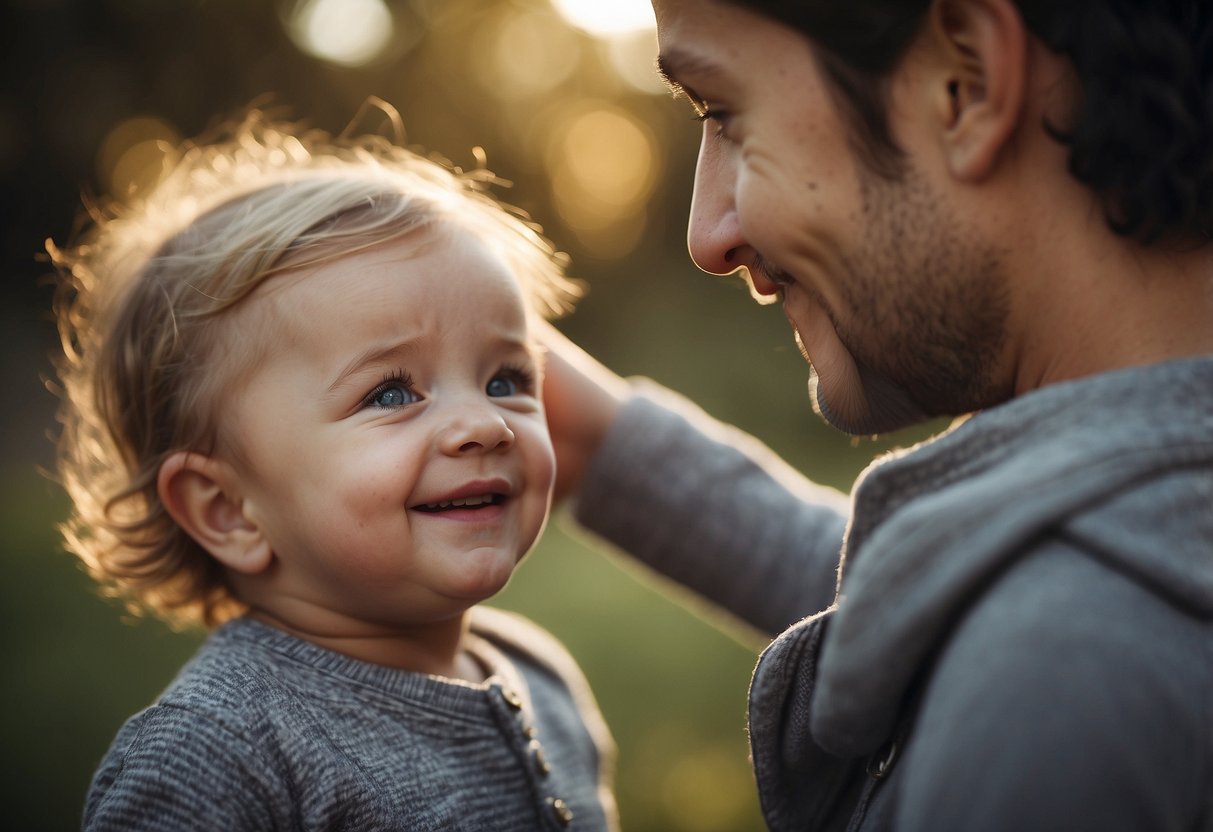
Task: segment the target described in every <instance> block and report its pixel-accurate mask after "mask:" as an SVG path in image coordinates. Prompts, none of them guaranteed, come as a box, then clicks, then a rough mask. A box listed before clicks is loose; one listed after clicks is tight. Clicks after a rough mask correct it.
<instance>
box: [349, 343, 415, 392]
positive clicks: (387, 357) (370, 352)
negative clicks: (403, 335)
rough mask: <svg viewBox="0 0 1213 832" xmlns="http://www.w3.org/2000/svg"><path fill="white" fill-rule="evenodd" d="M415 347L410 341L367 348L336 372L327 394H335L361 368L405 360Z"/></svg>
mask: <svg viewBox="0 0 1213 832" xmlns="http://www.w3.org/2000/svg"><path fill="white" fill-rule="evenodd" d="M416 347H417V345H416V342H415V341H413V340H411V339H410V340H407V341H397V342H394V343H391V344H385V345H377V346H373V347H368V348H367V349H366V350H364V351H363V352H361V353H359V354H358V355H356V356H355V357H354V358H353V360H351V361H350V362H348V363H347V364H346V365H345V366H344V367H342V368H341V369H340V370H339V371H338V372H337V375H336V376H334V377H333V381H332V383H331V384H330V385H329V386H328V390H327V392H329V393H333V392H335V391H336V390H337V389H338V388H339V387H341V385H342V384H344V383H345V382H346V380H347V379H348V378H349V377H350V376H352V375H354V374H355V373H357V372H358V371H359V370H361V369H362V368H363V367H366V366H368V365H369V366H382V365H384V364H390V363H393V362H399V361H401V360H403V359H407V358H408V357H409V356H410V355H411V354H412V353H413V352H414V351H415V350H416Z"/></svg>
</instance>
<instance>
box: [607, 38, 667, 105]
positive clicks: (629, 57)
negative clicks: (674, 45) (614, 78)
mask: <svg viewBox="0 0 1213 832" xmlns="http://www.w3.org/2000/svg"><path fill="white" fill-rule="evenodd" d="M607 60H609V61H610V63H611V68H612V69H614V70H615V74H616V75H618V76H619V77H620V78H621V79H623V81H624V82H625V83H626V84H627V85H628V86H630V87H632V88H633V89H635V90H637V91H638V92H645V93H649V94H651V95H668V94H669V87H667V86H666V85H665V84H664V83H663V82H662V80H661V78H660V77H659V76H658V75H657V33H656V32H654V31H652V30H645V31H640V32H633V33H632V34H630V35H628V36H627V37H618V38H612V39H611V40H610V41H609V42H608V43H607Z"/></svg>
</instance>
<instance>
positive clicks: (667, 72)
mask: <svg viewBox="0 0 1213 832" xmlns="http://www.w3.org/2000/svg"><path fill="white" fill-rule="evenodd" d="M657 74H658V75H659V76H661V80H662V81H664V82H665V84H666V86H667V87H669V88H670V91H671V92H673V93H674V94H675V95H677V94H679V93H682V92H685V91H686V90H687V85H686V84H685V83H684V82H683V81H682V80H680V79H682V78H685V77H687V76H688V75H691V76H694V77H696V78H710V77H713V76H716V75H719V74H720V67H719V66H717V65H716V64H714V63H712V62H711V61H708V60H704V59H703V58H701V57H699V56H697V55H693V54H691V53H690V52H685V51H683V50H681V49H677V48H673V49H667V50H665V51H663V52H661V53H660V54H658V56H657Z"/></svg>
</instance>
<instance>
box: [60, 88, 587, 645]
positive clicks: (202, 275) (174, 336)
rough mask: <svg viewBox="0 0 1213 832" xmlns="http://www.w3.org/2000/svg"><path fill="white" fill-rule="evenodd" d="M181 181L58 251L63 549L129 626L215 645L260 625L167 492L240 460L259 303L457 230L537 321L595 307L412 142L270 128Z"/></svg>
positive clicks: (187, 149)
mask: <svg viewBox="0 0 1213 832" xmlns="http://www.w3.org/2000/svg"><path fill="white" fill-rule="evenodd" d="M376 106H379V107H380V108H381V109H382V110H383V111H384V112H385V113H386V114H387V115H388V116H389V117H395V111H394V110H391V108H390V107H387V105H383V104H382V103H381V102H380V103H377V105H376ZM397 121H398V119H397ZM398 132H400V133H402V131H398ZM170 161H171V164H170V165H168V170H167V173H166V174H165V175H164V176H163V177H162V179H161V181H160V182H159V184H157V185H156V186H154V187H153V188H152V189H151V190H150V191H149V192H147V193H146V194H144V195H142V196H139V197H137V198H135V199H131V200H127V201H126V202H125V203H118V202H115V203H113V204H110V205H105V206H102V207H94V208H92V209H91V210H90V218H91V222H90V224H89V226H88V227H87V228H86V229H85V230H84V231H83V232H82V233H81V235H79V237H78V239H77V240H75V241H74V242H73V243H72V244H71V245H69V246H65V247H62V248H60V247H58V246H56V245H55V244H54V243H53V242H52V241H49V240H48V241H47V250H48V251H49V252H50V255H51V260H52V262H53V263H54V264H55V266H56V268H57V270H58V273H59V277H60V281H59V286H58V291H57V294H56V300H55V311H56V316H57V320H58V325H59V333H60V338H61V341H62V345H63V357H62V360H61V362H60V366H59V376H60V380H61V383H62V387H63V397H62V405H61V409H60V420H61V422H62V425H63V429H62V433H61V435H60V438H59V446H58V452H59V471H60V475H61V477H62V482H63V485H64V487H65V488H66V489H67V492H68V494H69V495H70V497H71V499H72V513H71V516H70V517H69V519H68V520H67V521H66V522H65V523H64V525H63V527H62V532H63V535H64V541H65V544H66V547H67V549H68V550H69V551H71V552H73V553H75V554H76V555H77V556H79V557H80V559H81V560H82V561H83V562H84V564H85V565H86V566H87V568H88V570H89V572H90V573H91V574H92V575H93V577H94V578H96V579H97V580H98V581H99V582H100V583H101V585H102V586H103V587H104V588H105V589H106V591H107V592H108V593H110V594H112V595H115V596H117V597H120V598H122V599H123V600H125V601H126V603H127V606H128V608H129V609H130V610H132V611H135V612H141V611H151V612H153V613H155V614H157V615H159V616H161V617H162V618H164V619H166V620H168V621H169V622H170V623H173V624H196V623H201V624H204V625H206V626H214V625H216V624H218V623H221V622H222V621H224V620H227V619H228V618H230V617H232V616H233V615H236V614H239V612H241V611H242V610H243V605H242V604H241V603H240V602H239V600H238V599H236V598H235V597H233V595H232V593H231V592H230V590H229V587H228V585H227V582H226V580H225V577H224V573H223V571H222V570H221V569H220V567H219V566H218V564H217V563H216V562H215V561H214V560H213V559H212V558H211V557H209V556H208V555H207V554H206V552H205V550H204V549H202V547H200V546H199V545H198V544H197V543H195V542H194V541H193V540H192V539H191V538H190V537H189V536H188V535H187V534H185V532H184V531H182V530H181V529H180V528H179V527H178V526H177V524H176V523H175V522H174V521H173V519H172V518H171V516H170V515H169V513H168V511H167V510H166V508H165V506H164V505H163V504H162V503H161V501H160V498H159V496H158V493H157V477H158V473H159V470H160V466H161V464H162V462H163V461H164V460H165V459H166V458H167V457H168V456H169V455H170V454H172V453H173V452H175V451H180V450H186V451H196V452H198V453H202V454H209V453H213V452H214V450H215V449H216V448H217V447H219V446H220V445H221V444H222V443H223V442H224V437H222V436H221V435H220V431H219V428H218V414H219V410H220V408H221V406H222V401H223V393H224V391H225V389H228V388H229V387H230V386H231V385H232V384H233V382H235V381H238V380H239V379H240V377H241V375H242V374H243V373H246V372H248V371H249V370H250V369H252V368H253V367H254V366H255V365H256V363H257V362H258V360H259V358H260V356H262V355H264V354H265V351H266V350H268V349H272V348H273V345H272V344H270V343H266V342H265V341H266V339H259V338H258V337H257V336H256V333H249V332H244V331H241V330H240V328H239V327H237V326H236V325H235V324H234V323H233V321H234V320H236V319H239V318H240V317H241V316H238V315H232V314H229V313H230V312H231V311H232V310H234V309H236V308H237V307H239V306H240V304H241V303H242V302H243V301H244V300H245V299H246V298H247V297H248V296H249V294H250V293H251V292H253V291H254V290H255V289H256V288H257V287H258V286H259V285H261V284H262V283H263V282H265V281H266V280H268V279H270V278H272V277H273V276H274V275H277V274H282V273H284V272H287V271H294V270H298V269H302V268H304V267H307V266H315V265H316V264H318V263H322V262H326V261H329V260H333V259H337V258H340V257H343V256H347V255H349V254H351V253H353V252H356V251H360V250H362V249H366V248H369V247H372V246H375V245H379V244H381V243H384V242H387V241H389V240H394V239H397V238H400V237H402V236H404V235H407V234H410V233H412V232H415V231H418V230H420V229H423V228H425V227H427V226H430V225H432V224H434V223H444V224H445V223H448V222H449V223H454V224H456V225H458V226H460V227H463V228H467V229H469V230H470V231H471V232H472V233H475V234H477V235H478V236H480V237H481V238H482V239H483V240H485V241H486V242H487V243H488V244H489V245H491V246H494V247H496V249H497V250H498V251H499V252H500V253H501V255H502V256H503V258H504V259H505V260H506V262H507V263H509V264H510V265H511V267H512V268H513V270H514V273H515V274H516V275H517V277H518V279H519V281H520V282H521V284H522V286H523V288H524V291H525V292H526V293H527V295H528V297H529V298H530V299H531V301H532V305H533V307H534V310H535V311H536V312H537V313H539V314H542V315H545V316H551V315H553V314H556V313H558V312H561V311H564V310H566V309H567V308H568V307H569V306H570V305H571V304H572V302H573V300H574V299H575V298H576V296H577V294H578V292H577V288H576V285H575V284H574V283H572V282H571V281H570V280H569V279H568V278H567V277H565V274H564V267H565V257H564V256H563V255H562V254H559V253H557V252H556V251H554V249H553V248H552V246H551V245H550V243H549V242H548V241H547V240H546V239H545V238H544V237H543V236H542V235H541V234H540V232H539V230H538V227H537V226H535V225H534V224H532V223H531V222H529V221H528V220H526V219H525V218H524V217H522V216H521V215H519V214H517V213H515V212H513V211H511V210H510V209H507V208H505V207H503V206H502V205H501V204H500V203H499V202H497V201H496V200H495V199H493V198H492V197H491V196H490V195H489V193H488V190H487V189H488V186H489V185H491V184H493V183H494V182H495V181H496V180H495V179H494V177H493V176H492V174H490V173H489V172H488V171H487V170H484V169H483V165H481V166H480V168H479V169H477V170H474V171H470V172H463V171H460V170H459V169H457V168H453V167H451V166H449V165H447V164H446V163H442V162H438V161H434V160H432V159H429V158H426V157H424V156H421V155H419V154H418V153H416V152H414V151H411V150H409V149H406V148H405V147H403V146H402V145H401V143H400V141H399V139H396V140H392V139H389V138H386V137H384V136H382V135H378V134H374V135H362V136H358V137H353V138H347V137H344V136H333V135H331V134H328V133H324V132H322V131H318V130H305V129H301V128H299V127H298V126H296V125H292V124H288V123H283V122H277V121H274V120H273V119H271V118H270V117H269V116H267V115H266V114H265V113H264V112H262V111H259V110H252V111H249V112H247V113H246V114H245V115H244V116H242V117H241V118H240V119H238V120H236V121H234V122H232V123H229V124H227V125H225V126H224V127H223V128H221V129H220V130H218V131H216V132H215V133H213V134H212V135H211V136H209V137H207V138H204V139H199V140H196V141H192V142H188V143H186V144H184V145H183V146H182V147H180V148H178V149H177V150H176V152H175V153H174V154H173V156H172V157H171V158H170ZM248 329H250V327H248V326H245V327H244V330H248Z"/></svg>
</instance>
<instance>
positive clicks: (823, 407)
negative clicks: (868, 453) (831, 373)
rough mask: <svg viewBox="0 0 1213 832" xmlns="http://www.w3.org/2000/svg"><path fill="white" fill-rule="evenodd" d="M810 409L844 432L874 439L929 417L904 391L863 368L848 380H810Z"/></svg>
mask: <svg viewBox="0 0 1213 832" xmlns="http://www.w3.org/2000/svg"><path fill="white" fill-rule="evenodd" d="M809 397H810V398H811V399H812V401H813V409H814V410H815V411H817V413H818V414H819V415H820V416H821V418H822V419H824V420H825V421H826V422H827V423H829V424H830V425H831V426H832V427H834V428H837V429H838V430H840V431H842V432H843V433H849V434H851V435H852V436H874V435H876V434H880V433H888V432H889V431H894V430H899V429H900V428H905V427H909V426H911V425H916V424H918V423H920V422H923V421H925V420H927V419H928V418H930V414H928V413H927V412H926V411H924V410H923V409H922V407H921V406H919V404H918V403H917V402H915V401H914V399H913V397H912V396H910V394H909V392H907V391H906V389H905V388H903V387H901V386H900V385H898V384H896V383H895V382H893V381H892V380H890V379H889V378H888V377H886V376H883V375H881V374H880V373H877V372H875V371H874V370H869V369H867V368H865V367H854V368H853V374H851V377H850V378H829V377H823V376H822V375H821V373H819V372H817V370H816V369H814V370H813V373H812V375H811V376H810V377H809Z"/></svg>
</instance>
